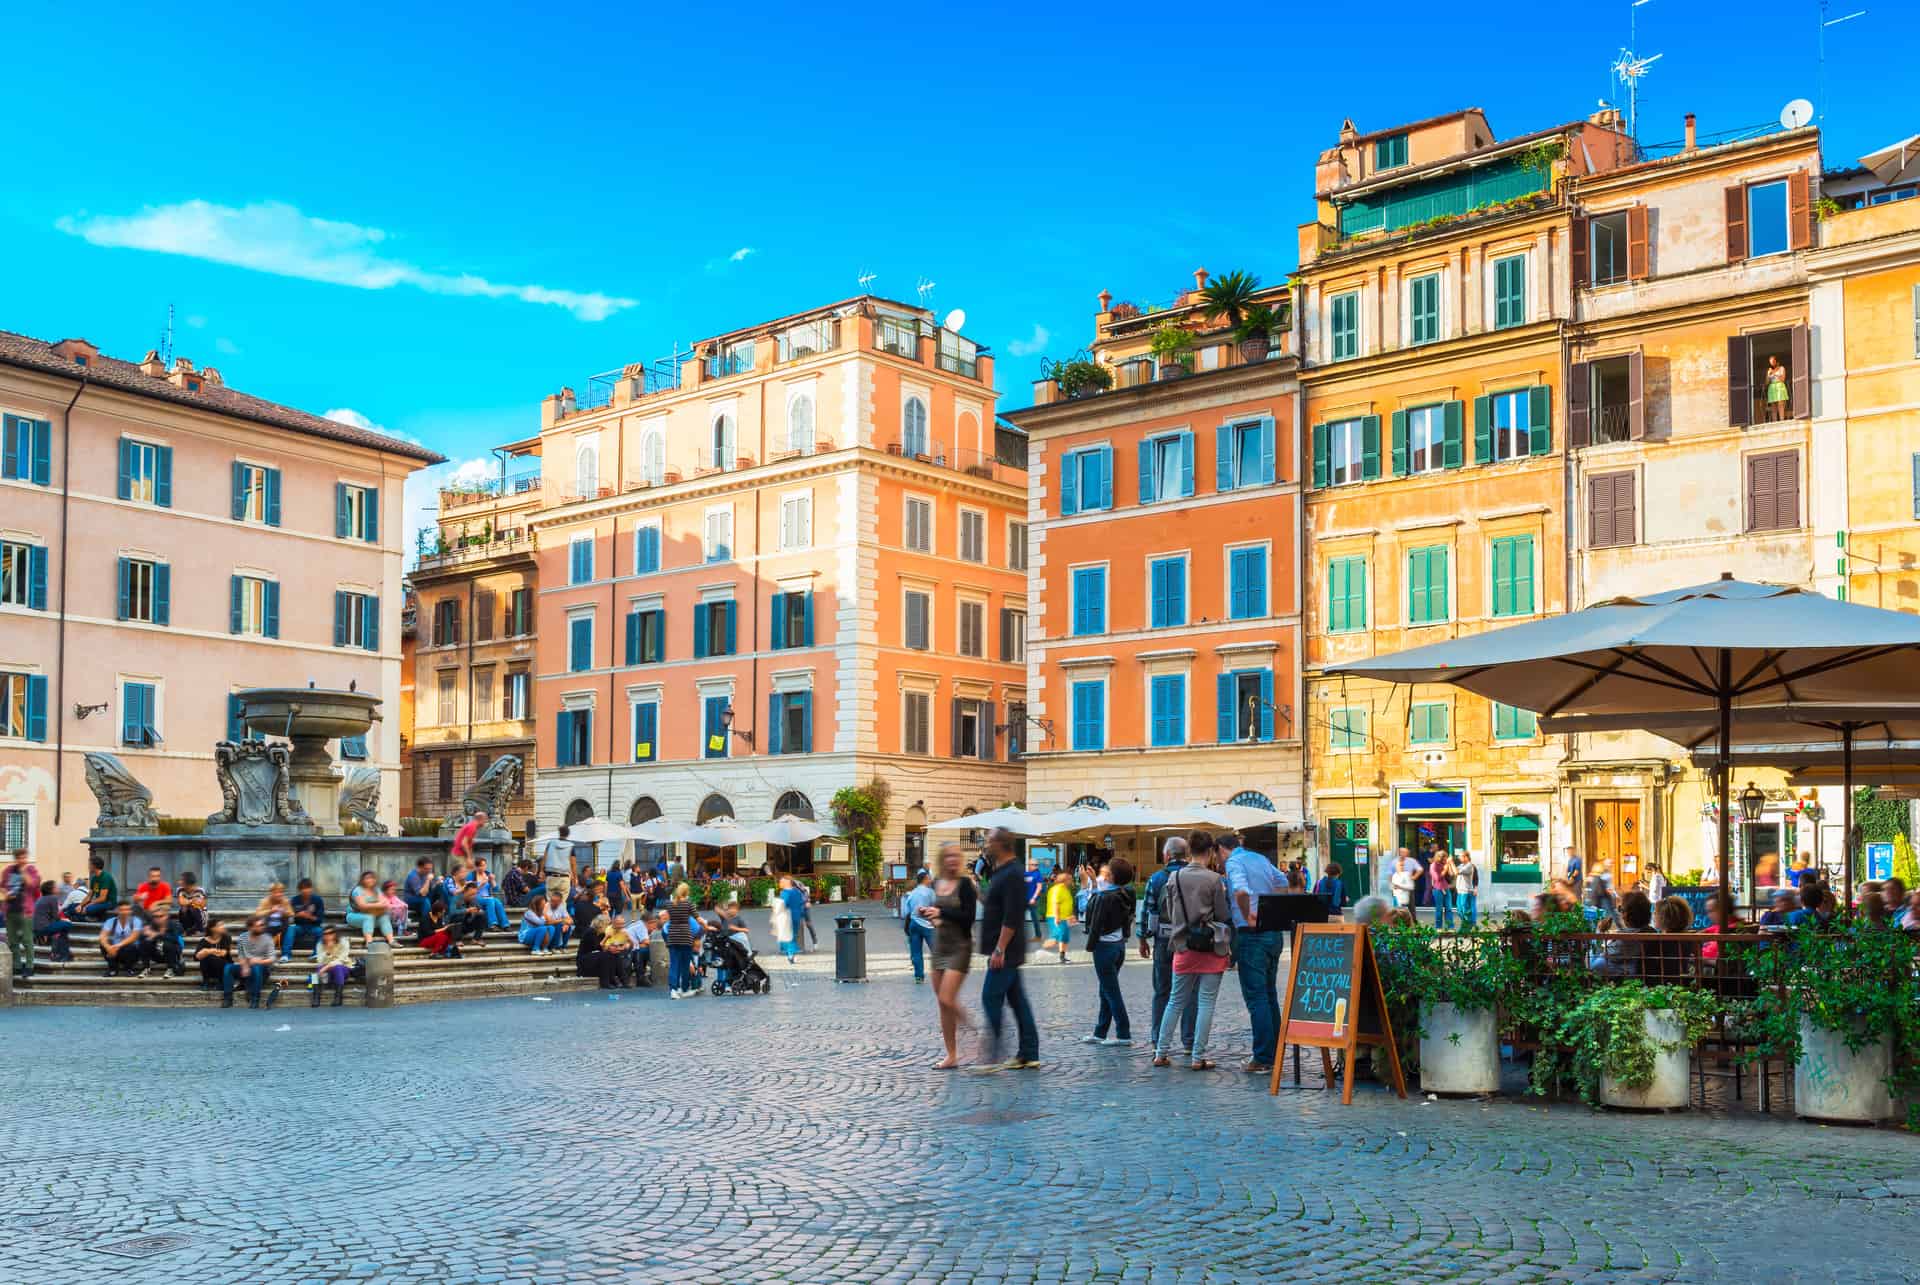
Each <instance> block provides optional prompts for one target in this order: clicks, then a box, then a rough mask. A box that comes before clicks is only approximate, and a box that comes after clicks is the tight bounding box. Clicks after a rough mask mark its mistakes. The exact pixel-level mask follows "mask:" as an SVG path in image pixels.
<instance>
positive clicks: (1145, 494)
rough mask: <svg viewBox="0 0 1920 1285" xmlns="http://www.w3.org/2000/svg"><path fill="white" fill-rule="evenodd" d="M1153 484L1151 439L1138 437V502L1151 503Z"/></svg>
mask: <svg viewBox="0 0 1920 1285" xmlns="http://www.w3.org/2000/svg"><path fill="white" fill-rule="evenodd" d="M1153 495H1154V485H1153V439H1152V438H1151V437H1143V438H1141V439H1140V503H1142V504H1152V503H1153Z"/></svg>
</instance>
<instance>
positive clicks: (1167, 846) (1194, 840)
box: [1138, 830, 1213, 1051]
mask: <svg viewBox="0 0 1920 1285" xmlns="http://www.w3.org/2000/svg"><path fill="white" fill-rule="evenodd" d="M1212 850H1213V836H1212V835H1210V834H1208V833H1207V832H1206V831H1204V830H1195V831H1194V832H1193V833H1192V834H1190V835H1188V836H1187V837H1186V838H1184V839H1183V838H1181V837H1180V836H1179V835H1174V836H1173V837H1172V838H1170V839H1168V840H1167V841H1166V842H1165V843H1163V844H1161V845H1160V859H1161V861H1162V862H1164V864H1163V865H1162V866H1161V867H1160V869H1158V870H1156V871H1155V872H1154V874H1153V877H1152V878H1151V879H1149V880H1147V895H1146V896H1145V897H1143V898H1141V901H1140V909H1139V911H1138V920H1139V928H1140V958H1142V959H1151V960H1152V961H1153V1024H1152V1026H1150V1027H1149V1028H1148V1029H1149V1032H1150V1033H1151V1034H1153V1035H1155V1036H1158V1034H1159V1032H1160V1019H1161V1018H1162V1017H1164V1016H1165V1015H1166V1011H1167V1002H1168V1001H1169V1000H1170V999H1171V998H1172V997H1173V929H1172V927H1171V926H1170V925H1169V924H1168V923H1167V919H1166V912H1165V911H1164V910H1163V909H1162V906H1161V903H1162V901H1163V900H1164V898H1165V896H1166V889H1167V880H1168V879H1169V878H1170V877H1171V876H1172V875H1173V873H1174V872H1175V871H1176V870H1179V869H1181V868H1182V867H1184V866H1185V865H1186V864H1187V863H1188V861H1189V859H1191V860H1193V861H1196V862H1198V861H1200V860H1202V859H1203V858H1204V857H1205V856H1206V854H1207V853H1209V852H1211V851H1212ZM1193 1023H1194V1017H1193V1014H1192V1013H1191V1012H1188V1013H1187V1014H1186V1015H1185V1016H1184V1017H1182V1018H1181V1020H1180V1047H1181V1048H1183V1049H1186V1050H1189V1051H1191V1050H1192V1048H1193Z"/></svg>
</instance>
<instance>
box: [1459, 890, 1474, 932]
mask: <svg viewBox="0 0 1920 1285" xmlns="http://www.w3.org/2000/svg"><path fill="white" fill-rule="evenodd" d="M1454 895H1455V897H1456V899H1457V901H1458V904H1459V906H1460V926H1461V927H1462V928H1471V927H1473V926H1474V924H1476V923H1478V922H1479V920H1480V894H1479V893H1477V892H1462V893H1456V894H1454Z"/></svg>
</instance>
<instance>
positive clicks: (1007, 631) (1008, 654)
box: [1000, 607, 1027, 665]
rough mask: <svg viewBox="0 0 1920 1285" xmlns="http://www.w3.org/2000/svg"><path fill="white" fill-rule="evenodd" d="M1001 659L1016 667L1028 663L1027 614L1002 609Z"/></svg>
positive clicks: (1005, 608) (1010, 609) (1007, 608)
mask: <svg viewBox="0 0 1920 1285" xmlns="http://www.w3.org/2000/svg"><path fill="white" fill-rule="evenodd" d="M1000 659H1001V660H1004V661H1006V662H1008V663H1009V664H1014V665H1024V664H1026V662H1027V613H1026V612H1024V611H1015V610H1014V609H1013V608H1011V607H1002V608H1001V609H1000Z"/></svg>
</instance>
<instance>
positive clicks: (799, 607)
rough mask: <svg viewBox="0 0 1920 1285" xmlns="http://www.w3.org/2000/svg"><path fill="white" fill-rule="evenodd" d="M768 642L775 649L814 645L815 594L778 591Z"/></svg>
mask: <svg viewBox="0 0 1920 1285" xmlns="http://www.w3.org/2000/svg"><path fill="white" fill-rule="evenodd" d="M771 605H772V608H773V611H772V617H773V619H772V623H771V625H770V630H771V632H770V633H769V634H768V638H767V641H768V644H769V645H770V646H771V647H772V648H773V649H774V650H775V651H785V650H787V649H789V648H792V647H811V646H813V594H812V593H811V592H806V593H801V592H794V593H776V594H774V595H773V602H772V604H771Z"/></svg>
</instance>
